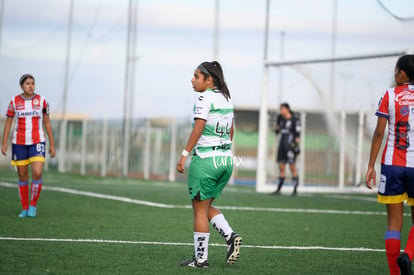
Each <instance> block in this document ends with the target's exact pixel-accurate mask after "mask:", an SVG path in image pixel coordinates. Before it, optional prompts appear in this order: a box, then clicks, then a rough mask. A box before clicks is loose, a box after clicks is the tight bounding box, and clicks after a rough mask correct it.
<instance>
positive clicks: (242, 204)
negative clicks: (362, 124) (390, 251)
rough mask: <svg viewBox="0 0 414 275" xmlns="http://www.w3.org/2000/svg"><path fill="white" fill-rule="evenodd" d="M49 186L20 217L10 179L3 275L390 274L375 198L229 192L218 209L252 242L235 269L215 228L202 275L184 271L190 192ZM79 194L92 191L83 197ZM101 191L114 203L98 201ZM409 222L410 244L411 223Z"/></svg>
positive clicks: (108, 181) (1, 237) (114, 181)
mask: <svg viewBox="0 0 414 275" xmlns="http://www.w3.org/2000/svg"><path fill="white" fill-rule="evenodd" d="M44 182H45V184H44V186H45V188H44V190H43V191H42V194H41V196H40V199H39V203H38V217H36V218H35V219H30V218H25V219H19V218H17V214H18V213H19V211H20V203H19V198H18V194H17V185H15V183H16V175H15V173H14V172H13V173H12V172H9V171H6V172H4V171H3V172H1V174H0V210H1V211H0V220H1V222H0V273H20V274H27V273H43V274H45V273H54V274H61V273H71V274H195V273H197V274H207V273H208V274H387V271H388V269H387V264H386V256H385V252H384V251H383V248H384V244H383V236H384V230H385V225H386V217H385V216H384V214H385V213H384V210H385V208H384V207H383V206H381V205H378V204H377V203H376V202H375V201H374V199H375V196H374V195H358V194H353V195H350V194H347V195H345V194H343V195H329V194H315V195H309V194H307V195H305V194H301V195H300V196H299V197H290V196H288V195H285V196H279V197H274V196H269V195H265V194H257V193H255V192H254V190H253V189H252V188H249V187H234V186H228V187H227V188H226V189H225V191H224V192H223V195H222V197H221V198H220V199H219V200H218V201H217V202H216V205H217V206H218V207H220V206H222V207H223V206H233V207H234V209H229V208H227V209H224V208H223V210H222V211H223V213H224V214H225V216H226V217H227V219H228V221H229V222H230V223H231V225H232V226H233V229H235V230H236V231H238V232H239V233H240V234H241V235H242V237H243V245H244V246H242V249H241V255H240V259H239V261H238V262H237V263H236V264H235V265H233V266H225V265H224V260H225V255H226V247H225V246H222V245H223V244H224V241H223V240H222V239H221V237H220V236H219V234H218V233H217V232H215V231H214V230H212V231H211V237H210V244H216V245H215V246H212V245H210V247H209V262H210V268H209V269H208V270H198V269H190V268H183V267H180V266H179V265H178V263H179V262H180V261H181V260H186V259H189V257H191V256H192V255H193V246H192V242H193V230H192V211H191V209H189V208H185V207H186V206H189V205H190V201H189V200H188V198H187V190H186V185H185V184H183V183H168V182H159V181H143V180H131V179H120V178H100V177H82V176H76V175H67V174H66V175H61V174H55V173H46V174H45V175H44ZM7 183H9V184H7ZM10 184H13V186H11V187H10V186H9V185H10ZM56 187H60V188H61V189H56ZM53 188H55V189H53ZM63 188H66V189H63ZM68 189H70V190H68ZM74 190H77V191H86V192H83V193H78V194H75V193H74ZM69 191H70V192H72V193H68V192H69ZM97 193H98V194H105V195H109V196H112V197H108V196H104V197H99V198H97V197H96V196H97ZM91 196H95V197H91ZM128 198H129V199H130V200H128ZM146 202H154V203H160V204H163V205H145V203H146ZM160 206H167V208H165V207H160ZM170 206H175V208H168V207H170ZM246 207H247V208H248V209H246ZM304 210H312V211H311V212H306V211H304ZM313 210H321V211H313ZM327 210H329V211H327ZM331 210H335V211H333V212H332V211H331ZM352 211H361V212H352ZM406 211H408V208H407V209H406ZM404 221H405V224H404V229H403V236H404V237H403V240H402V243H403V244H405V241H406V235H407V234H408V228H409V224H410V220H409V217H408V216H406V217H405V220H404ZM11 238H13V239H11ZM357 248H363V249H361V250H358V249H357ZM377 250H378V251H377Z"/></svg>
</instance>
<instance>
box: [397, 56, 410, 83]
mask: <svg viewBox="0 0 414 275" xmlns="http://www.w3.org/2000/svg"><path fill="white" fill-rule="evenodd" d="M396 67H397V69H398V70H400V71H404V72H405V74H406V75H407V77H408V78H409V79H410V81H411V82H413V81H414V55H413V54H407V55H403V56H401V57H400V58H399V59H398V61H397V64H396Z"/></svg>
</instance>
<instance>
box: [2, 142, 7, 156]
mask: <svg viewBox="0 0 414 275" xmlns="http://www.w3.org/2000/svg"><path fill="white" fill-rule="evenodd" d="M6 152H7V143H3V146H1V153H2V154H3V155H4V156H5V155H6Z"/></svg>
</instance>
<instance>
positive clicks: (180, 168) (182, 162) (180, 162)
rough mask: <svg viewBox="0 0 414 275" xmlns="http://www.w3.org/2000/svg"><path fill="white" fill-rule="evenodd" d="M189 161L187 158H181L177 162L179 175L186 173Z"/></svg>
mask: <svg viewBox="0 0 414 275" xmlns="http://www.w3.org/2000/svg"><path fill="white" fill-rule="evenodd" d="M186 160H187V157H184V156H181V158H180V159H179V160H178V162H177V172H178V173H184V165H185V161H186Z"/></svg>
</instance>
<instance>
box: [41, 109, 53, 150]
mask: <svg viewBox="0 0 414 275" xmlns="http://www.w3.org/2000/svg"><path fill="white" fill-rule="evenodd" d="M43 124H44V125H45V129H46V133H47V137H48V138H49V154H50V156H51V157H52V158H54V157H55V155H56V150H55V140H54V139H53V131H52V123H50V118H49V115H46V114H45V115H43Z"/></svg>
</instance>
